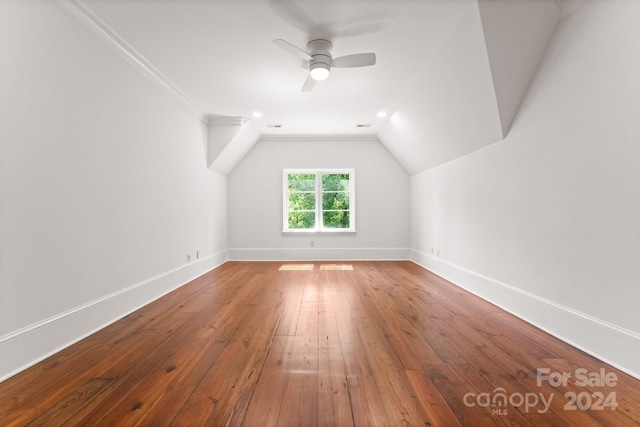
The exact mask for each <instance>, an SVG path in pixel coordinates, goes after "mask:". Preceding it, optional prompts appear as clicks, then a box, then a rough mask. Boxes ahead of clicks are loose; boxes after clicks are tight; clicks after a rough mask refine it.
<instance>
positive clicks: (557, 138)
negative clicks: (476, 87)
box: [411, 0, 640, 377]
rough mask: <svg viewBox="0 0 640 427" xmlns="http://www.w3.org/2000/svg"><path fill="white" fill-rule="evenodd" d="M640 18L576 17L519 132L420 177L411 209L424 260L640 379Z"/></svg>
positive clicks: (612, 9)
mask: <svg viewBox="0 0 640 427" xmlns="http://www.w3.org/2000/svg"><path fill="white" fill-rule="evenodd" d="M638 22H640V2H638V1H636V0H626V1H625V0H619V1H598V0H592V1H591V2H588V3H587V4H586V5H585V6H583V7H582V8H581V9H579V10H578V11H577V12H576V13H575V14H574V15H572V16H571V17H570V18H568V19H567V20H566V21H564V22H563V23H562V24H561V25H560V26H559V27H558V29H557V33H556V35H555V37H554V39H553V41H552V42H551V45H550V47H549V50H548V51H547V53H546V55H545V58H544V59H543V62H542V64H541V67H540V69H539V70H538V73H537V75H536V77H535V79H534V81H533V83H532V86H531V87H530V89H529V92H528V96H527V97H526V98H525V100H524V103H523V105H522V107H521V109H520V111H519V114H518V116H517V117H516V119H515V121H514V123H513V126H512V128H511V131H510V133H509V135H508V137H507V138H506V139H505V140H504V141H502V142H499V143H496V144H493V145H491V146H489V147H487V148H484V149H482V150H479V151H477V152H474V153H472V154H469V155H467V156H465V157H462V158H459V159H457V160H454V161H451V162H449V163H446V164H443V165H440V166H438V167H435V168H433V169H430V170H427V171H425V172H423V173H420V174H417V175H415V176H413V177H412V180H411V191H412V193H411V196H412V209H411V213H412V238H413V240H412V247H413V248H414V249H415V250H414V252H413V259H414V260H416V261H417V262H419V263H421V264H422V265H424V266H426V267H428V268H429V269H432V270H433V271H435V272H436V273H439V274H441V275H443V276H445V277H447V278H449V279H451V280H453V281H454V282H456V283H458V284H459V285H461V286H463V287H466V288H469V289H471V290H472V291H474V292H476V293H478V294H480V295H483V296H484V297H486V298H488V299H489V300H492V301H494V302H496V303H498V304H499V305H501V306H503V307H505V308H507V309H508V310H511V311H513V312H514V313H516V314H518V315H520V316H521V317H524V318H525V319H528V320H530V321H531V322H532V323H534V324H537V325H539V326H541V327H542V328H544V329H546V330H548V331H551V332H552V333H554V334H556V335H557V336H560V337H562V338H564V339H565V340H567V341H569V342H571V343H574V344H576V345H577V346H579V347H581V348H583V349H585V350H587V351H589V352H591V353H592V354H595V355H597V356H599V357H601V358H602V359H604V360H605V361H609V362H611V363H613V364H614V365H617V366H619V367H621V368H623V369H625V370H626V371H627V372H630V373H632V374H634V375H635V376H637V377H640V358H638V354H640V310H638V303H639V301H640V262H638V260H639V259H640V220H639V219H640V163H639V161H640V120H639V117H640V78H639V77H638V76H640V43H639V42H638V40H640V26H638ZM432 248H433V255H432ZM438 250H439V251H440V252H439V254H440V255H439V257H438V256H437V255H438Z"/></svg>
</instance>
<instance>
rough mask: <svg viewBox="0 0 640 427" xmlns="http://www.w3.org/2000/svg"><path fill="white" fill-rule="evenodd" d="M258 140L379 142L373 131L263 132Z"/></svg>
mask: <svg viewBox="0 0 640 427" xmlns="http://www.w3.org/2000/svg"><path fill="white" fill-rule="evenodd" d="M260 141H265V142H270V141H303V142H304V141H309V142H328V141H369V142H379V141H380V140H379V139H378V135H376V134H374V133H367V134H326V135H322V134H290V133H289V134H281V135H277V134H266V135H265V134H263V135H262V136H261V137H260Z"/></svg>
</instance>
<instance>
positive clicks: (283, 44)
mask: <svg viewBox="0 0 640 427" xmlns="http://www.w3.org/2000/svg"><path fill="white" fill-rule="evenodd" d="M273 43H275V44H276V45H278V46H280V47H281V48H283V49H284V50H286V51H289V52H291V53H293V54H294V55H296V56H299V57H300V58H302V59H306V60H307V61H311V60H312V59H313V58H312V57H311V55H309V54H308V53H307V52H305V51H304V50H302V49H299V48H297V47H296V46H294V45H292V44H291V43H289V42H288V41H286V40H282V39H276V40H274V41H273Z"/></svg>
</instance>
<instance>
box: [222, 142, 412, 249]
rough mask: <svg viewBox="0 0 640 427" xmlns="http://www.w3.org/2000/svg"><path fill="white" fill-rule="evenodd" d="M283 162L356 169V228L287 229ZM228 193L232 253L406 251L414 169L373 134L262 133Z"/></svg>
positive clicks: (235, 172) (233, 176)
mask: <svg viewBox="0 0 640 427" xmlns="http://www.w3.org/2000/svg"><path fill="white" fill-rule="evenodd" d="M274 138H275V137H274ZM285 168H355V171H356V178H355V181H356V195H355V198H356V228H357V233H356V234H355V235H344V234H342V235H340V234H331V235H323V234H319V233H316V234H313V235H308V234H304V235H292V234H290V233H289V234H282V170H283V169H285ZM228 192H229V199H228V204H229V256H230V257H231V258H234V259H276V260H280V259H356V258H367V259H389V258H400V259H407V258H408V255H409V251H408V250H407V248H408V247H409V175H408V174H407V173H406V172H405V170H404V169H403V168H402V167H401V166H400V164H399V163H398V162H397V161H396V160H395V159H394V158H393V156H391V154H390V153H389V152H388V151H387V149H386V148H385V147H384V146H383V145H382V144H381V143H380V142H379V141H378V140H377V139H375V138H369V139H365V140H363V139H353V138H351V139H350V140H340V139H331V138H322V137H320V138H312V139H309V138H303V137H301V138H300V139H298V140H296V139H287V138H285V139H281V140H278V139H273V138H266V139H265V138H263V139H262V140H260V141H259V142H258V143H257V144H256V145H255V146H254V148H253V149H252V150H251V151H250V152H249V154H247V156H246V157H244V159H243V160H242V161H241V162H240V163H239V164H238V165H237V166H236V168H235V169H234V170H233V171H232V172H231V174H229V177H228ZM311 241H314V243H315V247H314V248H313V249H311V248H310V242H311ZM352 249H357V250H352Z"/></svg>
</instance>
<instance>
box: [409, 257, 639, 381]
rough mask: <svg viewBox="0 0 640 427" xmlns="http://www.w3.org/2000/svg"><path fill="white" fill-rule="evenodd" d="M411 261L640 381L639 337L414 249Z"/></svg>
mask: <svg viewBox="0 0 640 427" xmlns="http://www.w3.org/2000/svg"><path fill="white" fill-rule="evenodd" d="M410 260H411V261H412V262H413V263H415V264H417V265H419V266H421V267H423V268H425V269H427V270H429V271H431V272H433V273H435V274H437V275H438V276H440V277H442V278H444V279H446V280H448V281H450V282H451V283H453V284H454V285H456V286H459V287H461V288H463V289H465V290H467V291H469V292H471V293H473V294H475V295H477V296H479V297H480V298H482V299H484V300H487V301H489V302H491V303H492V304H495V305H497V306H498V307H500V308H502V309H503V310H505V311H508V312H509V313H511V314H513V315H515V316H517V317H519V318H521V319H523V320H524V321H526V322H528V323H530V324H532V325H533V326H535V327H537V328H539V329H542V330H543V331H545V332H547V333H549V334H551V335H553V336H555V337H556V338H559V339H561V340H562V341H564V342H566V343H567V344H570V345H572V346H574V347H576V348H578V349H580V350H582V351H584V352H586V353H588V354H590V355H592V356H593V357H596V358H597V359H600V360H602V361H603V362H605V363H607V364H609V365H611V366H613V367H615V368H617V369H619V370H621V371H623V372H625V373H627V374H629V375H631V376H633V377H635V378H637V379H640V359H638V357H637V355H638V354H640V334H638V333H636V332H634V331H631V330H628V329H625V328H623V327H620V326H618V325H615V324H613V323H611V322H607V321H605V320H602V319H599V318H597V317H594V316H591V315H589V314H587V313H583V312H581V311H578V310H575V309H573V308H571V307H568V306H565V305H563V304H559V303H557V302H555V301H551V300H548V299H546V298H543V297H541V296H539V295H535V294H533V293H530V292H527V291H524V290H522V289H518V288H517V287H515V286H512V285H509V284H507V283H503V282H500V281H498V280H495V279H492V278H490V277H487V276H484V275H482V274H479V273H477V272H474V271H471V270H469V269H466V268H464V267H461V266H458V265H455V264H452V263H450V262H447V261H444V260H442V259H441V258H438V257H434V256H431V255H428V254H426V253H424V252H420V251H418V250H415V249H411V258H410Z"/></svg>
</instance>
